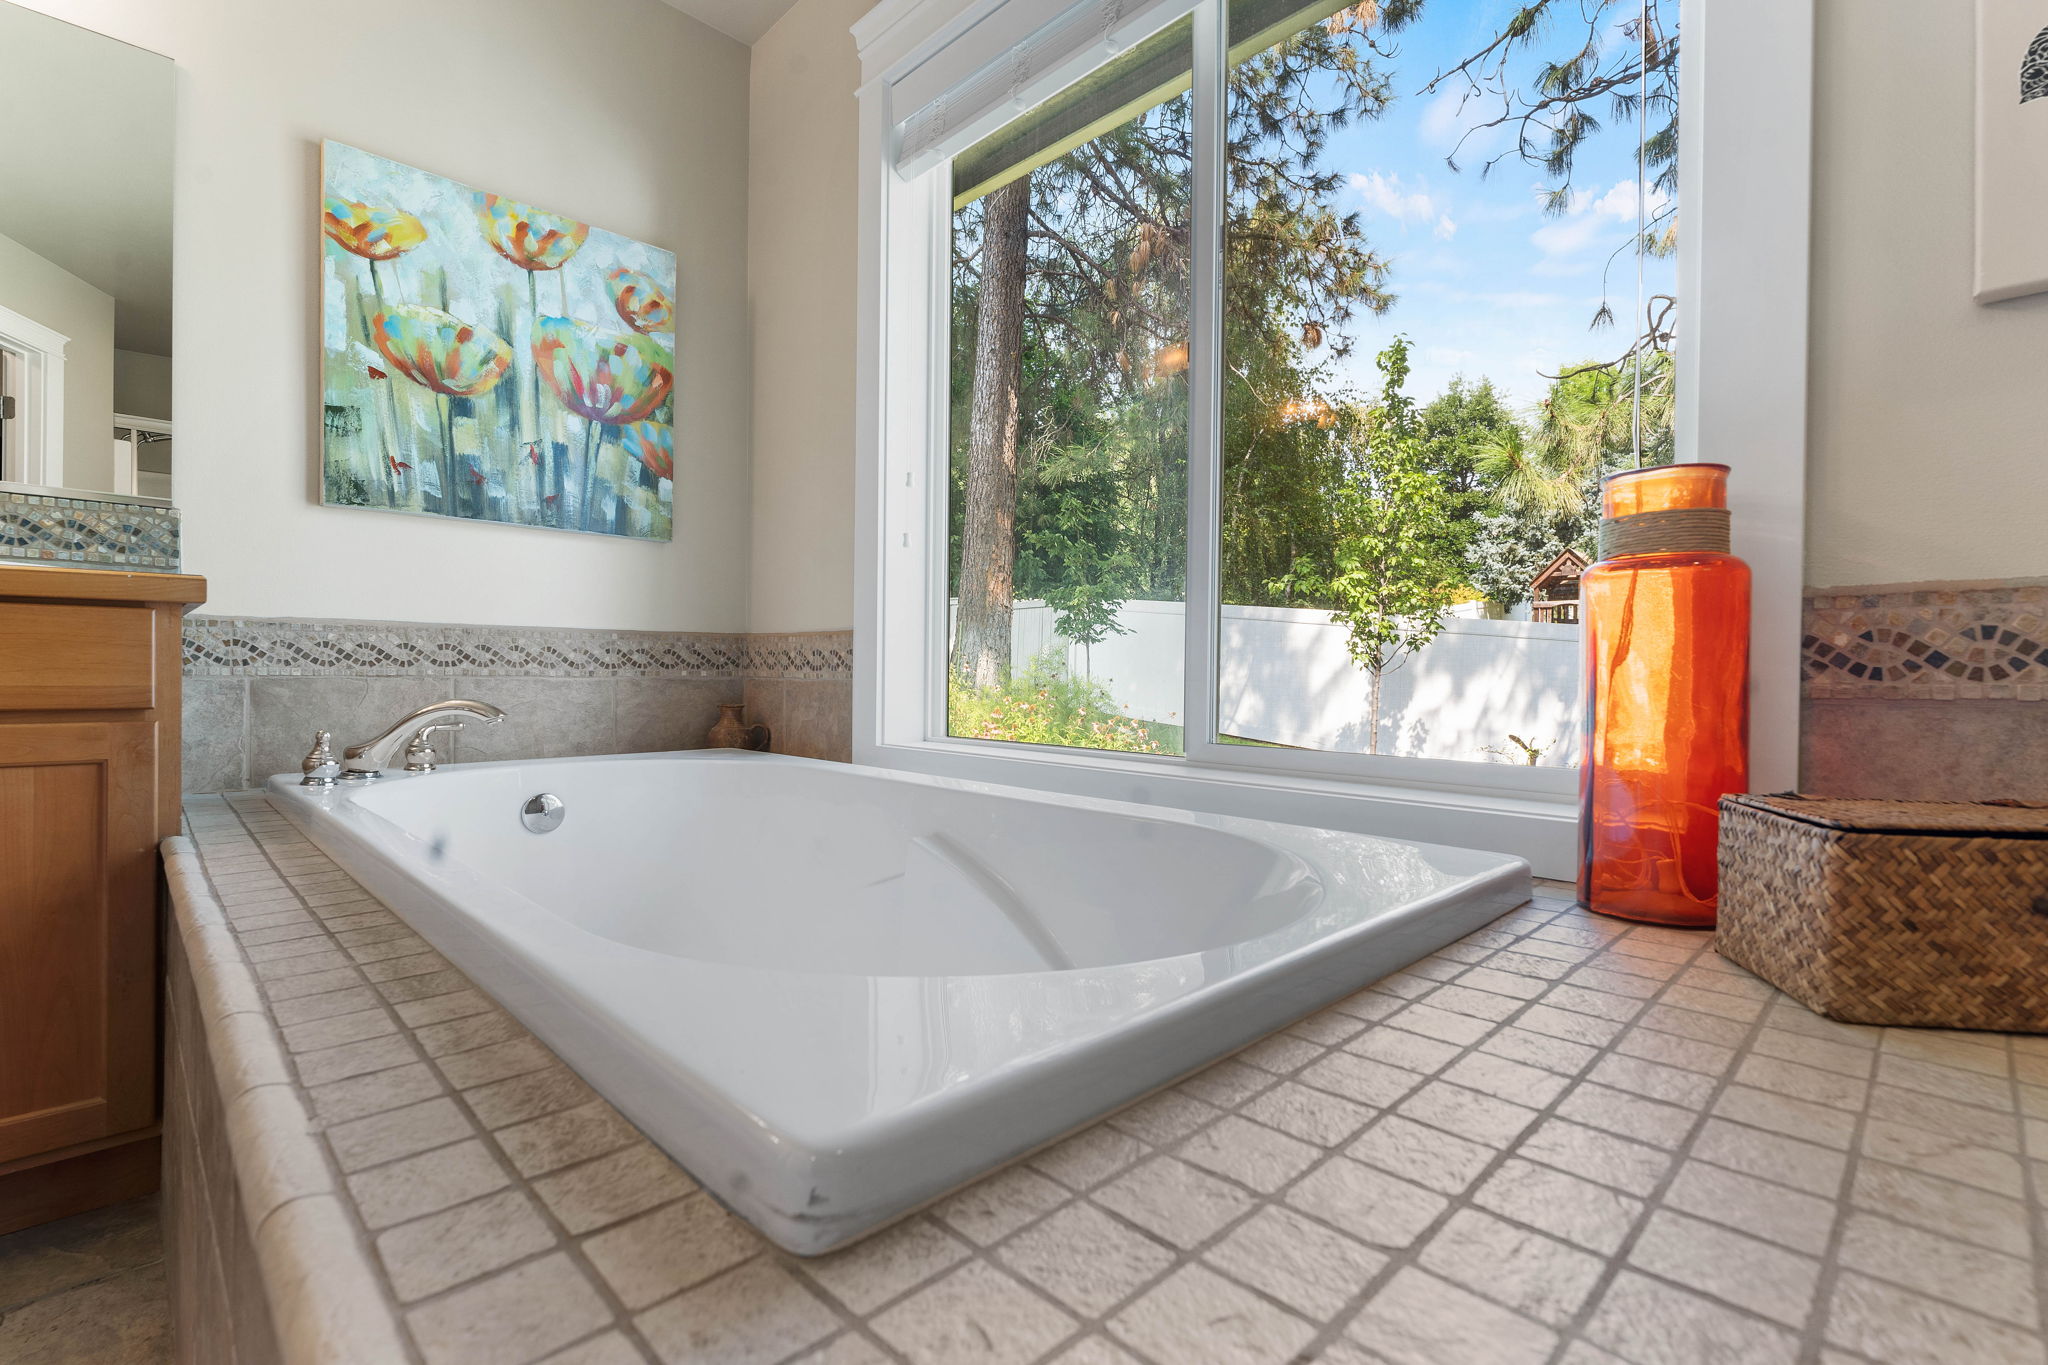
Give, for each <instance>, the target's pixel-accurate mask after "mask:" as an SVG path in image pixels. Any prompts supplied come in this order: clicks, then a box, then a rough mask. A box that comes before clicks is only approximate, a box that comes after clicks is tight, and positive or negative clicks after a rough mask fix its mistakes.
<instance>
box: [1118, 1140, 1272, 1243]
mask: <svg viewBox="0 0 2048 1365" xmlns="http://www.w3.org/2000/svg"><path fill="white" fill-rule="evenodd" d="M1090 1197H1091V1198H1093V1199H1094V1200H1095V1202H1096V1203H1098V1204H1100V1205H1102V1207H1104V1208H1106V1209H1108V1210H1109V1211H1110V1212H1112V1213H1116V1214H1120V1215H1122V1216H1123V1217H1124V1218H1127V1219H1129V1220H1130V1221H1131V1222H1133V1223H1135V1224H1137V1225H1138V1226H1139V1227H1141V1228H1143V1229H1145V1231H1147V1232H1149V1233H1152V1234H1153V1235H1154V1236H1156V1237H1160V1238H1163V1239H1165V1240H1166V1241H1168V1242H1171V1243H1172V1244H1173V1245H1175V1246H1177V1247H1181V1248H1183V1249H1192V1248H1194V1247H1196V1246H1199V1245H1201V1244H1202V1243H1203V1242H1206V1241H1208V1240H1209V1238H1211V1237H1213V1236H1215V1235H1216V1234H1217V1233H1218V1232H1220V1231H1222V1230H1223V1228H1224V1227H1225V1226H1227V1225H1228V1224H1229V1223H1231V1222H1233V1221H1234V1220H1236V1219H1237V1218H1239V1217H1240V1216H1242V1215H1243V1214H1244V1213H1245V1212H1246V1211H1247V1210H1249V1209H1250V1208H1251V1207H1252V1206H1253V1204H1254V1203H1255V1202H1256V1201H1255V1200H1254V1199H1253V1198H1252V1196H1251V1195H1249V1194H1246V1193H1245V1192H1244V1191H1243V1190H1241V1189H1239V1188H1238V1187H1237V1186H1235V1185H1233V1184H1231V1183H1230V1182H1228V1181H1225V1180H1219V1179H1217V1178H1216V1177H1215V1176H1213V1175H1210V1174H1209V1173H1208V1172H1206V1171H1201V1170H1197V1169H1196V1168H1195V1167H1193V1166H1190V1165H1188V1164H1187V1163H1186V1162H1183V1161H1177V1160H1175V1159H1174V1158H1173V1157H1154V1158H1152V1159H1151V1160H1150V1161H1147V1162H1144V1163H1143V1164H1141V1165H1138V1166H1135V1167H1133V1168H1132V1169H1131V1170H1129V1171H1127V1172H1125V1173H1124V1174H1123V1175H1120V1176H1118V1177H1117V1178H1116V1179H1115V1180H1112V1181H1110V1182H1109V1183H1108V1184H1107V1185H1104V1186H1102V1187H1101V1188H1100V1189H1098V1190H1096V1191H1095V1193H1094V1194H1093V1195H1092V1196H1090Z"/></svg>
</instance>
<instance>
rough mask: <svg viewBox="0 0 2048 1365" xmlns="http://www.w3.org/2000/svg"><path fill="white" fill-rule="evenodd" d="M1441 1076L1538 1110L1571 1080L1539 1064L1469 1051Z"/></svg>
mask: <svg viewBox="0 0 2048 1365" xmlns="http://www.w3.org/2000/svg"><path fill="white" fill-rule="evenodd" d="M1443 1078H1444V1079H1445V1080H1447V1081H1451V1082H1453V1083H1455V1084H1457V1085H1462V1086H1464V1087H1465V1088H1466V1089H1468V1090H1477V1091H1479V1092H1480V1093H1481V1094H1485V1095H1492V1096H1493V1097H1494V1098H1496V1099H1502V1100H1507V1101H1508V1102H1509V1103H1511V1104H1520V1105H1525V1106H1527V1107H1528V1108H1531V1109H1542V1108H1544V1107H1546V1106H1547V1105H1549V1104H1550V1102H1551V1101H1553V1100H1555V1099H1556V1098H1557V1097H1558V1096H1559V1095H1561V1094H1563V1093H1564V1088H1565V1087H1566V1086H1567V1085H1569V1084H1570V1083H1571V1082H1570V1081H1568V1080H1566V1079H1565V1078H1564V1077H1562V1076H1559V1075H1557V1074H1555V1073H1553V1072H1549V1071H1545V1070H1543V1069H1542V1068H1540V1067H1534V1066H1526V1065H1524V1064H1523V1063H1521V1062H1513V1061H1509V1060H1508V1059H1507V1058H1505V1057H1497V1056H1494V1055H1492V1054H1490V1053H1485V1052H1473V1053H1468V1054H1467V1055H1465V1056H1463V1057H1461V1058H1459V1059H1458V1061H1457V1062H1456V1063H1455V1064H1454V1065H1452V1066H1450V1067H1449V1068H1447V1069H1446V1070H1445V1071H1444V1073H1443Z"/></svg>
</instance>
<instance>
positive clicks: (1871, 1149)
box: [1862, 1118, 2026, 1199]
mask: <svg viewBox="0 0 2048 1365" xmlns="http://www.w3.org/2000/svg"><path fill="white" fill-rule="evenodd" d="M1862 1150H1863V1153H1864V1154H1865V1155H1866V1156H1872V1157H1876V1158H1877V1159H1879V1160H1881V1161H1889V1162H1891V1163H1892V1164H1893V1165H1896V1166H1909V1167H1911V1168H1913V1169H1914V1170H1916V1171H1921V1172H1924V1173H1925V1174H1927V1175H1938V1176H1942V1177H1944V1178H1946V1179H1949V1180H1960V1181H1961V1182H1963V1183H1964V1184H1965V1185H1975V1186H1976V1187H1977V1188H1978V1189H1980V1190H1989V1191H1991V1192H1992V1193H1993V1194H2003V1195H2009V1196H2011V1197H2012V1198H2015V1199H2018V1198H2020V1197H2022V1196H2023V1195H2024V1194H2025V1192H2026V1185H2025V1176H2024V1174H2023V1172H2022V1170H2021V1167H2020V1162H2019V1158H2018V1157H2016V1156H2012V1155H2010V1154H2008V1153H2006V1152H2001V1151H1998V1150H1996V1149H1995V1148H1991V1147H1979V1146H1976V1145H1974V1144H1972V1143H1968V1142H1963V1141H1960V1140H1959V1139H1956V1138H1952V1137H1944V1136H1942V1135H1941V1134H1940V1133H1930V1132H1928V1131H1927V1130H1926V1129H1924V1128H1914V1127H1911V1126H1909V1125H1907V1124H1903V1123H1892V1122H1890V1121H1889V1120H1886V1119H1877V1118H1873V1119H1868V1120H1866V1121H1865V1122H1864V1125H1863V1142H1862Z"/></svg>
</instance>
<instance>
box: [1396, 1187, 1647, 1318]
mask: <svg viewBox="0 0 2048 1365" xmlns="http://www.w3.org/2000/svg"><path fill="white" fill-rule="evenodd" d="M1418 1259H1419V1260H1420V1261H1421V1263H1422V1265H1423V1266H1425V1267H1427V1268H1428V1269H1430V1270H1432V1271H1434V1272H1436V1273H1437V1274H1438V1275H1441V1276H1443V1277H1444V1278H1445V1279H1447V1280H1451V1281H1453V1282H1455V1283H1457V1284H1460V1285H1463V1286H1464V1287H1465V1288H1467V1289H1470V1290H1472V1291H1473V1292H1474V1293H1477V1294H1482V1295H1484V1296H1485V1297H1487V1298H1489V1299H1492V1300H1493V1301H1494V1302H1496V1303H1500V1304H1505V1305H1506V1306H1507V1307H1509V1308H1513V1309H1515V1310H1516V1311H1518V1312H1521V1313H1526V1314H1528V1315H1529V1316H1530V1317H1532V1318H1535V1319H1536V1320H1538V1321H1539V1322H1546V1323H1549V1324H1550V1325H1551V1326H1553V1327H1562V1326H1564V1325H1566V1324H1567V1323H1569V1322H1570V1321H1571V1320H1572V1317H1573V1316H1574V1315H1575V1314H1576V1313H1577V1312H1578V1311H1579V1307H1580V1305H1582V1304H1583V1303H1585V1301H1586V1296H1587V1295H1589V1294H1591V1293H1592V1292H1593V1286H1594V1285H1595V1284H1596V1283H1598V1282H1599V1279H1600V1275H1601V1272H1602V1271H1603V1270H1605V1269H1606V1265H1607V1263H1606V1262H1605V1261H1603V1260H1601V1259H1600V1258H1599V1257H1598V1256H1593V1255H1589V1254H1587V1253H1586V1252H1583V1251H1580V1250H1577V1249H1576V1248H1573V1247H1568V1246H1566V1245H1565V1244H1564V1243H1562V1242H1559V1241H1555V1240H1553V1239H1551V1238H1549V1237H1545V1236H1543V1235H1542V1234H1541V1233H1536V1232H1531V1231H1529V1230H1528V1229H1527V1228H1518V1227H1516V1226H1515V1225H1514V1224H1512V1223H1506V1222H1503V1221H1501V1220H1500V1219H1498V1218H1495V1217H1494V1216H1493V1215H1491V1214H1488V1213H1481V1212H1480V1211H1479V1210H1478V1209H1459V1210H1458V1211H1457V1212H1456V1213H1454V1214H1452V1215H1451V1217H1450V1219H1449V1221H1447V1222H1446V1223H1445V1224H1444V1225H1443V1227H1441V1228H1439V1229H1438V1230H1437V1232H1436V1235H1435V1236H1433V1237H1431V1238H1430V1239H1429V1243H1428V1245H1426V1246H1424V1247H1423V1249H1422V1254H1421V1256H1420V1257H1419V1258H1418Z"/></svg>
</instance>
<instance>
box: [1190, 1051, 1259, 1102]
mask: <svg viewBox="0 0 2048 1365" xmlns="http://www.w3.org/2000/svg"><path fill="white" fill-rule="evenodd" d="M1271 1084H1273V1076H1272V1073H1271V1072H1268V1071H1263V1070H1261V1069H1259V1068H1258V1067H1255V1066H1247V1065H1246V1064H1244V1063H1243V1062H1240V1061H1236V1060H1234V1059H1232V1058H1228V1057H1226V1058H1224V1059H1223V1060H1222V1061H1220V1062H1218V1063H1216V1065H1214V1066H1212V1067H1210V1068H1209V1069H1208V1070H1207V1071H1198V1072H1196V1073H1195V1074H1194V1075H1192V1076H1190V1077H1188V1078H1187V1079H1186V1080H1184V1081H1182V1082H1181V1083H1180V1084H1179V1085H1178V1086H1176V1087H1174V1088H1175V1089H1177V1090H1179V1091H1180V1092H1181V1093H1182V1094H1184V1095H1193V1096H1194V1097H1195V1098H1196V1099H1198V1100H1201V1101H1203V1102H1204V1103H1206V1104H1213V1105H1216V1106H1217V1107H1218V1108H1221V1109H1235V1108H1236V1107H1237V1106H1238V1105H1240V1104H1243V1103H1244V1102H1245V1101H1246V1100H1248V1099H1250V1098H1251V1097H1252V1096H1254V1095H1256V1094H1258V1093H1259V1092H1260V1091H1261V1090H1264V1089H1265V1088H1266V1087H1267V1086H1269V1085H1271Z"/></svg>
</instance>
